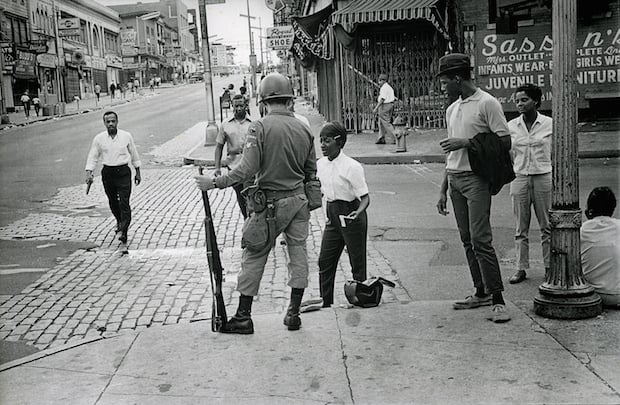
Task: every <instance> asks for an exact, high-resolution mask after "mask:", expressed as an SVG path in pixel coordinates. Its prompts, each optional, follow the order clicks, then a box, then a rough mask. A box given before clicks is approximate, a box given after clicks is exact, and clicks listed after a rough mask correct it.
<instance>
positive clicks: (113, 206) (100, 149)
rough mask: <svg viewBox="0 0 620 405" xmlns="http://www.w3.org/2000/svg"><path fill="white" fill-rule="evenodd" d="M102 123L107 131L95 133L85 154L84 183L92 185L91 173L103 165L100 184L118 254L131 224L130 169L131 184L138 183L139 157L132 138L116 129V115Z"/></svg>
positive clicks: (109, 115) (111, 113) (124, 249)
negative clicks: (113, 226)
mask: <svg viewBox="0 0 620 405" xmlns="http://www.w3.org/2000/svg"><path fill="white" fill-rule="evenodd" d="M103 123H104V125H105V126H106V128H107V131H103V132H100V133H98V134H97V135H96V136H95V138H94V139H93V143H92V145H91V147H90V151H89V152H88V159H87V161H86V183H92V182H93V171H94V170H95V167H96V166H97V163H98V162H101V163H102V164H103V168H102V169H101V180H102V182H103V188H104V190H105V193H106V195H107V196H108V201H109V204H110V210H111V211H112V214H113V215H114V218H116V233H117V236H118V240H120V241H121V251H122V252H123V253H126V252H127V230H128V229H129V224H130V223H131V207H130V206H129V197H130V195H131V169H130V168H129V163H131V164H132V165H133V167H134V168H135V169H136V175H135V177H134V183H135V185H136V186H137V185H138V184H140V182H141V181H142V176H141V175H140V166H141V163H140V156H139V155H138V151H137V149H136V145H135V144H134V141H133V137H132V136H131V134H130V133H129V132H127V131H123V130H121V129H118V115H117V114H116V113H115V112H114V111H107V112H105V113H104V114H103Z"/></svg>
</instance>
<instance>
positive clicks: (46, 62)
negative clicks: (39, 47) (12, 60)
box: [37, 53, 58, 68]
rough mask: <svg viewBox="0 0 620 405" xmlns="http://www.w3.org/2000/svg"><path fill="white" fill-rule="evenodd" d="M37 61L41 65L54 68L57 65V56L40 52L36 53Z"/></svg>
mask: <svg viewBox="0 0 620 405" xmlns="http://www.w3.org/2000/svg"><path fill="white" fill-rule="evenodd" d="M37 63H38V64H39V66H42V67H47V68H55V67H56V66H58V58H57V57H56V55H52V54H49V53H41V54H39V55H37Z"/></svg>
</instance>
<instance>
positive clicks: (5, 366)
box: [0, 333, 119, 372]
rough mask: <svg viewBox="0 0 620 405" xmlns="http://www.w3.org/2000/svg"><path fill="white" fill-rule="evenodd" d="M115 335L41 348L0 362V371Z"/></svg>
mask: <svg viewBox="0 0 620 405" xmlns="http://www.w3.org/2000/svg"><path fill="white" fill-rule="evenodd" d="M117 336H119V334H118V333H117V334H115V335H110V336H93V337H89V338H85V339H83V340H80V341H76V342H73V343H67V344H64V345H59V346H56V347H51V348H49V349H45V350H41V351H40V352H37V353H34V354H31V355H30V356H26V357H22V358H19V359H17V360H13V361H9V362H7V363H4V364H0V372H1V371H6V370H10V369H12V368H15V367H19V366H22V365H24V364H27V363H32V362H33V361H36V360H39V359H42V358H44V357H47V356H51V355H53V354H56V353H60V352H64V351H66V350H69V349H73V348H75V347H78V346H82V345H86V344H89V343H92V342H97V341H99V340H102V339H109V338H113V337H117Z"/></svg>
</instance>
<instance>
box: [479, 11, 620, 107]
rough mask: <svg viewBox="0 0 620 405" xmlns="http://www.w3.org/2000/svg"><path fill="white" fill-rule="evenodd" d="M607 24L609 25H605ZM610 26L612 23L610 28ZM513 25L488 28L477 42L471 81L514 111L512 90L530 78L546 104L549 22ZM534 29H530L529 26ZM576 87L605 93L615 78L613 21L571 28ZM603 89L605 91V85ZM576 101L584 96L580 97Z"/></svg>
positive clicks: (619, 72) (619, 41) (617, 33)
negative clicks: (510, 31) (514, 31)
mask: <svg viewBox="0 0 620 405" xmlns="http://www.w3.org/2000/svg"><path fill="white" fill-rule="evenodd" d="M608 25H609V26H608ZM612 25H613V27H612ZM528 28H529V27H519V34H518V35H516V36H515V35H497V34H495V33H489V34H487V35H484V36H483V37H482V42H481V44H480V46H478V47H477V49H478V52H477V54H476V63H475V65H476V66H475V75H476V78H477V79H476V81H477V84H478V85H479V86H480V87H481V88H482V89H483V90H485V91H488V92H489V93H491V94H493V95H494V96H495V97H497V99H498V100H499V101H500V102H501V103H502V104H505V106H504V107H505V109H506V110H512V111H514V110H515V109H516V107H515V104H514V103H515V99H514V97H515V94H514V92H515V90H516V88H517V87H519V86H521V85H523V84H525V83H531V84H535V85H537V86H539V87H540V88H541V89H542V90H543V98H542V101H543V102H542V106H541V109H543V110H549V109H551V97H552V90H551V86H552V81H551V79H552V77H551V74H552V70H553V55H552V54H553V40H552V38H551V26H550V25H549V29H548V30H541V28H540V27H531V28H532V29H529V30H528ZM535 28H536V29H535ZM576 67H577V89H578V91H579V92H581V93H583V94H585V93H596V92H605V91H608V89H609V88H611V87H613V88H618V86H619V83H620V28H617V27H615V24H610V23H609V22H608V23H607V24H599V25H598V26H592V25H588V26H586V27H583V28H582V27H578V29H577V66H576ZM606 89H607V90H606ZM579 101H580V102H581V103H582V105H583V103H585V99H584V98H583V97H580V100H579Z"/></svg>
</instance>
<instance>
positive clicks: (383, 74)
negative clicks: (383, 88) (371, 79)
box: [379, 73, 388, 82]
mask: <svg viewBox="0 0 620 405" xmlns="http://www.w3.org/2000/svg"><path fill="white" fill-rule="evenodd" d="M387 79H388V75H386V74H385V73H381V74H380V75H379V80H385V81H386V82H387Z"/></svg>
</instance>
